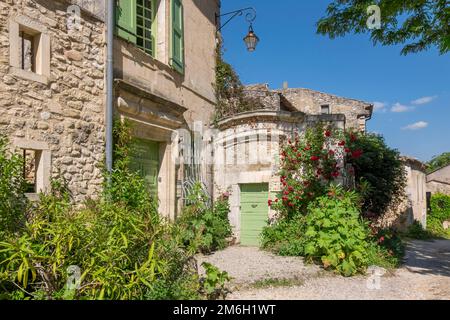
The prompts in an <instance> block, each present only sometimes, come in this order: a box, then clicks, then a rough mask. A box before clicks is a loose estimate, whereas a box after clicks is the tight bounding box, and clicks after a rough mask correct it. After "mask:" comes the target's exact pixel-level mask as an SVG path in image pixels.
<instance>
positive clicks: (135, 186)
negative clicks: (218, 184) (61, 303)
mask: <svg viewBox="0 0 450 320" xmlns="http://www.w3.org/2000/svg"><path fill="white" fill-rule="evenodd" d="M118 126H119V127H116V129H115V130H117V131H116V132H115V133H116V137H117V134H118V135H119V136H120V139H121V140H120V141H122V144H119V145H117V146H116V149H115V163H114V170H113V173H112V174H111V175H106V178H107V179H109V183H106V184H105V190H104V194H103V197H101V198H100V199H96V200H91V201H87V202H86V203H85V205H84V208H83V209H76V208H75V206H74V205H73V204H72V202H71V196H70V193H69V192H68V190H67V186H66V184H65V183H64V182H63V181H59V180H56V181H53V182H52V188H51V192H50V193H48V194H41V195H40V197H39V201H38V202H36V203H33V204H32V205H30V206H25V205H22V202H21V200H22V199H24V194H23V189H22V187H21V184H20V183H19V182H20V177H21V175H20V174H19V173H20V170H19V168H20V164H21V160H20V158H19V157H14V156H12V157H7V156H6V151H5V150H6V149H5V148H4V147H3V145H1V147H0V166H2V167H1V169H2V171H1V172H2V175H0V186H1V187H2V188H4V190H5V191H6V190H7V189H8V186H10V189H11V190H10V191H8V192H9V193H8V194H7V195H5V194H4V193H2V194H1V195H0V197H2V196H4V198H2V199H5V200H6V201H8V203H4V202H2V203H1V205H2V207H1V210H0V221H1V222H2V225H1V228H0V231H1V232H2V234H1V238H0V298H2V299H200V298H205V297H206V296H205V295H204V292H203V290H204V288H203V287H202V282H201V281H200V278H199V275H198V273H197V263H196V261H195V259H194V256H193V253H192V252H190V251H189V250H186V248H185V247H184V245H183V243H182V242H181V241H180V238H182V236H181V232H180V230H179V228H178V227H177V226H176V225H173V224H170V223H168V222H167V221H165V220H164V219H162V218H160V217H159V215H158V212H157V211H156V205H155V202H154V200H153V199H152V198H151V197H150V195H149V193H148V190H147V189H146V188H143V187H142V186H144V182H143V181H142V178H140V177H139V176H138V175H136V174H133V173H132V172H130V171H129V169H128V166H127V165H126V164H127V161H128V160H127V157H128V155H127V153H128V149H127V144H126V141H129V140H128V138H127V131H126V130H125V131H124V130H121V129H120V126H121V124H118ZM2 141H3V140H2ZM116 141H117V140H116ZM10 159H12V160H10ZM3 173H7V174H3ZM15 183H17V184H15ZM13 199H15V200H14V201H17V203H16V204H17V207H15V206H14V201H13ZM226 208H227V206H226V205H225V204H220V205H217V209H216V212H217V213H218V214H219V215H221V217H222V216H223V215H224V212H225V211H226ZM17 221H20V223H17ZM212 225H214V224H212ZM9 226H11V228H9ZM216 229H217V230H220V228H218V227H217V228H216ZM215 232H216V234H220V233H221V232H222V233H224V231H215ZM213 238H214V237H213ZM214 241H216V242H214ZM214 241H213V242H212V244H211V245H212V246H220V241H218V240H217V239H215V240H214ZM208 297H212V296H208Z"/></svg>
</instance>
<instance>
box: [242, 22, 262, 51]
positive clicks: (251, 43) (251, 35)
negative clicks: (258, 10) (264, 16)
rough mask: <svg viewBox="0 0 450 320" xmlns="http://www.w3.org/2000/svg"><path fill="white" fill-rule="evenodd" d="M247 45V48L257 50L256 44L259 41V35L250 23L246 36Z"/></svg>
mask: <svg viewBox="0 0 450 320" xmlns="http://www.w3.org/2000/svg"><path fill="white" fill-rule="evenodd" d="M244 42H245V45H246V46H247V50H248V51H250V52H253V51H255V49H256V45H257V44H258V42H259V38H258V36H257V35H256V34H255V32H254V31H253V26H252V24H250V28H249V29H248V34H247V35H246V36H245V38H244Z"/></svg>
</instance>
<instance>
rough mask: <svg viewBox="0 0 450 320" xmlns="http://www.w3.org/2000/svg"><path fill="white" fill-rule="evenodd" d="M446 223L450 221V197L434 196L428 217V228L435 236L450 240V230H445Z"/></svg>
mask: <svg viewBox="0 0 450 320" xmlns="http://www.w3.org/2000/svg"><path fill="white" fill-rule="evenodd" d="M444 221H450V196H448V195H444V194H439V193H438V194H434V195H432V197H431V210H430V211H429V212H428V215H427V228H428V230H430V232H432V233H433V234H434V235H435V236H438V237H445V238H450V229H447V230H445V229H444V226H443V223H444Z"/></svg>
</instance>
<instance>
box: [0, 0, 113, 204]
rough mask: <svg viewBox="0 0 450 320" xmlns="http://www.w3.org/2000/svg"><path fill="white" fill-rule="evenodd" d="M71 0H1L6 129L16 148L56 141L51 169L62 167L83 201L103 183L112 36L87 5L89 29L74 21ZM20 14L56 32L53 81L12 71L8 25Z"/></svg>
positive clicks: (1, 124) (0, 96)
mask: <svg viewBox="0 0 450 320" xmlns="http://www.w3.org/2000/svg"><path fill="white" fill-rule="evenodd" d="M70 3H71V2H70V1H67V2H66V1H42V0H14V1H11V0H0V79H1V82H0V130H1V132H3V133H6V134H7V136H8V137H9V138H10V141H11V143H12V146H13V147H15V148H17V147H23V146H27V145H28V146H30V147H32V146H36V145H40V146H43V148H48V150H47V151H46V152H48V154H49V156H50V157H49V162H50V166H49V167H48V168H44V169H46V170H48V172H47V173H45V174H46V175H50V174H52V175H54V176H56V175H57V174H58V172H59V173H60V174H61V175H62V176H63V177H64V178H65V179H66V180H67V182H68V186H69V188H70V190H71V191H72V192H73V194H74V200H75V201H77V202H80V201H82V200H83V199H85V198H87V197H94V196H95V195H96V194H98V192H99V190H100V188H101V184H102V175H101V169H100V167H99V166H100V164H101V163H102V160H103V157H104V46H105V41H104V24H103V22H101V21H99V20H97V19H96V18H95V17H94V16H92V15H88V14H86V13H84V12H82V14H81V23H82V29H81V30H76V29H75V30H68V29H67V17H68V15H67V13H66V11H67V7H68V5H70ZM17 16H21V17H24V19H25V20H27V21H30V23H33V24H35V25H38V26H40V27H41V28H42V30H45V34H46V36H48V37H49V39H50V47H51V52H50V64H49V66H50V67H49V70H48V71H49V76H48V77H47V78H46V79H47V83H41V82H36V81H33V79H32V78H31V79H29V78H27V77H21V76H20V75H16V74H13V73H12V72H11V70H12V69H11V68H10V58H11V57H10V37H9V30H8V29H9V27H8V26H9V21H10V19H14V17H17ZM12 58H14V57H12ZM44 58H48V57H44ZM17 141H20V144H21V145H18V144H16V145H14V144H15V142H17ZM47 178H48V177H47Z"/></svg>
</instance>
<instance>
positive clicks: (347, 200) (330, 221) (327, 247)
mask: <svg viewBox="0 0 450 320" xmlns="http://www.w3.org/2000/svg"><path fill="white" fill-rule="evenodd" d="M336 191H337V192H336V193H335V194H334V195H333V196H324V197H319V198H317V199H316V201H315V202H313V203H312V204H311V205H310V206H309V208H308V211H309V212H308V215H307V217H306V224H307V231H306V233H305V237H306V241H305V257H306V258H307V259H309V260H314V261H320V262H321V263H322V264H323V266H324V267H325V268H326V269H327V268H331V269H334V270H336V271H338V272H339V273H341V274H342V275H344V276H351V275H354V274H356V273H358V272H363V271H364V270H365V269H366V267H367V263H368V257H367V249H368V247H369V232H368V226H367V224H366V223H365V222H364V221H363V220H362V218H361V217H360V211H359V207H358V206H357V205H355V203H358V200H357V197H358V196H357V195H356V194H355V193H354V192H343V191H342V190H340V189H336Z"/></svg>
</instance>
